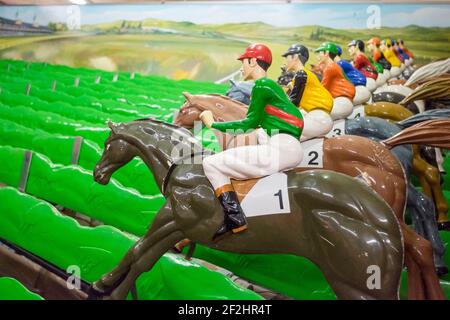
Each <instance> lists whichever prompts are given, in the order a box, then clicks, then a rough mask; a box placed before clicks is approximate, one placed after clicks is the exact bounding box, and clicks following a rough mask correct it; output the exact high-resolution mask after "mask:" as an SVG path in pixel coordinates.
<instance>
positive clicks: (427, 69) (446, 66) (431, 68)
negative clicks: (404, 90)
mask: <svg viewBox="0 0 450 320" xmlns="http://www.w3.org/2000/svg"><path fill="white" fill-rule="evenodd" d="M448 72H450V58H448V59H445V60H439V61H435V62H432V63H429V64H427V65H424V66H422V67H420V68H419V69H417V70H416V71H415V72H414V73H413V74H412V76H411V77H410V78H409V79H408V80H407V81H406V82H405V86H408V87H411V86H412V85H414V84H418V83H419V82H425V81H427V80H429V79H431V78H435V77H437V76H441V75H443V74H446V73H448Z"/></svg>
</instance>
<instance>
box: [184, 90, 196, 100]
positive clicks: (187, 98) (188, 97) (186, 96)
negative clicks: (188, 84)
mask: <svg viewBox="0 0 450 320" xmlns="http://www.w3.org/2000/svg"><path fill="white" fill-rule="evenodd" d="M183 96H184V97H185V98H186V100H187V102H191V99H192V98H193V97H194V96H193V95H192V94H190V93H189V92H187V91H185V92H183Z"/></svg>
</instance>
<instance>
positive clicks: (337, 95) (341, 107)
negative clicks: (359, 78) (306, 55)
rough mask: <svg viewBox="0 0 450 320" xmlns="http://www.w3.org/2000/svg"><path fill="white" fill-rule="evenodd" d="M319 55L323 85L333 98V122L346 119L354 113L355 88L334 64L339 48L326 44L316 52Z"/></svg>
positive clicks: (329, 43) (330, 43)
mask: <svg viewBox="0 0 450 320" xmlns="http://www.w3.org/2000/svg"><path fill="white" fill-rule="evenodd" d="M315 52H318V53H319V66H320V70H322V84H323V86H324V87H325V88H326V89H327V90H328V91H329V92H330V93H331V96H332V97H333V109H332V110H331V118H333V120H337V119H345V118H347V117H348V116H349V115H350V114H351V113H352V111H353V102H352V100H353V98H354V97H355V86H354V85H353V84H352V83H351V82H350V81H349V80H347V79H346V77H345V76H344V73H343V71H342V69H341V67H339V65H338V64H337V63H336V62H334V58H335V57H336V56H337V53H338V51H337V47H336V45H335V44H334V43H332V42H324V43H322V44H321V45H320V47H319V48H317V49H316V50H315Z"/></svg>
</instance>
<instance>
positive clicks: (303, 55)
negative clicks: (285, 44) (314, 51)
mask: <svg viewBox="0 0 450 320" xmlns="http://www.w3.org/2000/svg"><path fill="white" fill-rule="evenodd" d="M293 54H298V55H299V57H300V61H301V62H302V63H303V64H304V63H306V61H308V59H309V51H308V48H307V47H305V46H303V45H301V44H293V45H292V46H290V47H289V49H288V50H287V51H286V52H285V53H283V55H282V56H283V57H285V58H286V57H287V56H289V55H293Z"/></svg>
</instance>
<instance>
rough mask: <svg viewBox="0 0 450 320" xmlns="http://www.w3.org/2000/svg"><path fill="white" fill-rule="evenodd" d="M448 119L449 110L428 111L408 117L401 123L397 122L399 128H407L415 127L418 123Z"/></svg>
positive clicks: (449, 116)
mask: <svg viewBox="0 0 450 320" xmlns="http://www.w3.org/2000/svg"><path fill="white" fill-rule="evenodd" d="M445 118H450V109H434V110H428V111H425V112H422V113H419V114H416V115H413V116H412V117H409V118H407V119H405V120H403V121H400V122H397V124H398V125H399V126H401V127H402V128H409V127H411V126H413V125H416V124H418V123H420V122H424V121H428V120H435V119H445Z"/></svg>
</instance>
